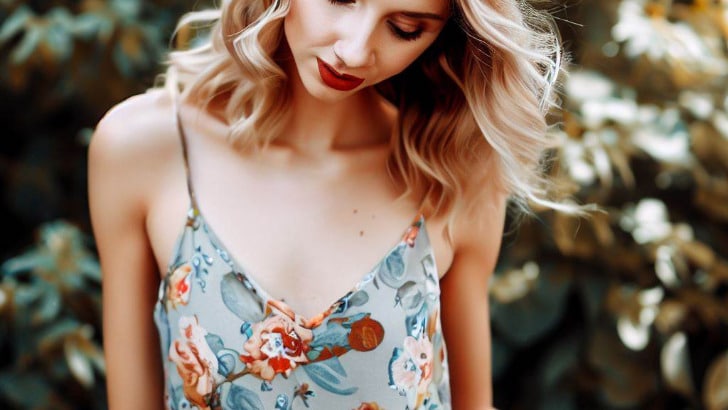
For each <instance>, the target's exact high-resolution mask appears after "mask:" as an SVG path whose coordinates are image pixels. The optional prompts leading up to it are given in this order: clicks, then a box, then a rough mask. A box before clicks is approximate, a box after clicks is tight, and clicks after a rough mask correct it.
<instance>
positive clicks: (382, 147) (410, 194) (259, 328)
mask: <svg viewBox="0 0 728 410" xmlns="http://www.w3.org/2000/svg"><path fill="white" fill-rule="evenodd" d="M211 20H212V21H214V22H215V23H214V25H213V27H212V30H211V34H210V39H209V40H207V42H206V43H203V44H202V45H200V46H198V47H195V48H192V49H190V50H187V51H177V52H173V53H172V54H171V56H170V63H169V69H168V72H167V76H166V85H167V87H166V88H167V90H170V91H171V92H167V91H163V90H157V91H154V92H150V93H147V94H145V95H141V96H137V97H133V98H131V99H129V100H127V101H125V102H123V103H122V104H120V105H119V106H117V107H115V108H114V109H112V110H111V111H110V112H109V113H108V114H107V115H106V116H105V118H104V119H103V120H102V121H101V122H100V124H99V126H98V128H97V130H96V134H95V136H94V138H93V140H92V144H91V148H90V162H89V174H90V199H91V214H92V220H93V225H94V231H95V235H96V238H97V242H98V249H99V254H100V257H101V262H102V267H103V272H104V292H103V303H104V345H105V350H106V356H107V368H108V375H107V376H108V392H109V403H110V407H111V408H112V409H114V408H134V409H144V408H149V409H153V408H155V409H156V408H159V407H162V406H163V405H164V406H167V407H168V408H175V409H179V408H199V409H206V408H233V409H258V408H265V409H300V408H304V407H310V408H317V409H380V408H386V409H389V410H391V409H404V408H409V409H415V408H416V409H425V408H426V409H440V408H450V407H452V408H455V409H479V408H489V407H490V406H491V403H492V392H491V387H490V386H491V379H490V336H489V327H488V323H489V316H488V299H487V295H488V292H487V287H488V286H487V285H488V278H489V275H490V273H491V272H492V270H493V268H494V265H495V262H496V257H497V254H498V249H499V246H500V237H501V232H502V228H503V221H504V213H505V211H504V209H505V205H506V201H507V200H508V199H511V200H512V202H513V203H514V204H516V205H519V204H523V203H524V202H525V201H526V200H528V199H530V200H535V201H540V202H541V203H548V201H546V200H545V199H544V198H543V196H544V194H543V192H544V191H543V187H544V181H543V180H542V178H541V177H540V171H539V157H540V156H541V154H542V151H543V150H544V149H545V148H546V147H547V145H548V141H547V140H546V133H545V130H546V124H545V121H544V113H545V111H546V109H548V108H549V107H550V106H551V105H552V95H551V87H552V85H553V82H554V78H555V75H556V74H557V72H558V70H559V65H560V61H559V47H558V41H557V39H556V37H555V35H554V34H553V32H551V31H549V29H548V27H549V25H548V21H549V20H548V19H547V18H545V17H544V16H542V15H540V14H538V13H536V12H535V11H533V10H531V9H530V8H528V7H527V6H526V5H524V4H521V3H520V2H518V1H516V0H451V1H450V0H229V1H223V2H222V6H221V9H220V10H217V11H205V12H198V13H192V14H190V15H188V16H187V17H185V18H184V19H183V20H182V22H181V24H180V26H181V27H182V26H185V25H187V24H194V23H199V22H204V21H211ZM538 27H541V28H538ZM179 90H181V94H180V95H179V97H178V96H177V95H176V94H177V92H178V91H179ZM413 218H414V222H412V220H413ZM213 231H214V232H213ZM395 238H402V239H401V240H400V241H398V242H396V243H395V241H394V239H395ZM367 269H369V270H367ZM160 277H161V279H162V281H161V284H160ZM332 301H334V302H333V303H332ZM152 312H154V320H153V316H152ZM155 322H156V329H155ZM445 340H447V349H445V342H444V341H445ZM160 344H161V355H160Z"/></svg>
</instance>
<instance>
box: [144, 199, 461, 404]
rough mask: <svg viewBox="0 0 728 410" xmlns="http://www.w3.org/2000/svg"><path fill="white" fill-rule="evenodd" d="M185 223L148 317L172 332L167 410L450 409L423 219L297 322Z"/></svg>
mask: <svg viewBox="0 0 728 410" xmlns="http://www.w3.org/2000/svg"><path fill="white" fill-rule="evenodd" d="M191 215H192V218H194V220H193V221H191V222H190V223H188V224H187V225H186V227H185V230H184V232H183V234H182V235H181V237H180V238H179V240H178V247H177V250H176V253H175V255H173V259H172V260H173V261H175V263H174V264H171V265H170V269H169V273H168V274H167V277H166V278H165V280H164V281H163V282H162V284H161V285H160V299H159V303H157V306H156V309H157V312H155V320H156V323H157V326H158V328H159V331H160V335H162V336H164V335H167V334H169V336H168V337H162V338H161V342H162V347H163V349H165V350H164V351H165V352H167V357H168V362H167V363H166V364H165V383H166V392H165V395H166V397H167V398H168V399H169V400H167V406H168V407H169V408H170V409H172V410H179V409H182V408H193V409H195V408H196V409H210V410H218V409H222V408H225V409H230V410H249V409H252V410H270V409H273V410H278V409H282V410H299V409H304V408H312V409H320V408H325V409H328V408H341V409H351V410H384V409H385V408H386V409H405V408H406V409H408V410H417V409H426V410H447V409H449V408H450V407H449V379H448V375H447V358H446V354H445V348H444V344H443V341H442V335H441V331H440V318H439V283H438V282H439V280H438V276H437V272H436V265H435V263H434V260H433V255H432V249H431V247H430V245H429V239H428V238H427V235H426V230H425V229H424V225H423V224H424V218H419V219H418V220H416V221H415V222H414V223H413V224H412V226H410V227H409V228H408V229H407V230H406V232H405V233H404V235H403V236H402V239H401V241H400V242H399V243H398V244H397V245H396V246H394V247H393V248H392V249H391V250H390V251H389V252H388V253H387V254H386V255H385V256H384V257H383V258H382V260H381V261H380V262H379V263H378V264H377V265H376V266H375V267H374V268H373V269H372V270H371V271H370V272H368V273H367V274H366V275H364V276H363V277H362V279H361V280H360V281H359V282H358V283H356V284H355V286H353V287H352V289H351V291H350V292H348V293H347V294H346V295H344V296H343V297H341V298H340V299H339V300H337V301H336V302H335V303H333V304H332V305H331V306H330V307H329V308H328V309H326V310H324V311H323V312H322V313H320V314H318V315H316V316H314V317H312V318H305V317H303V316H301V315H298V314H297V313H296V312H295V311H294V310H293V309H291V307H290V306H288V305H287V304H286V303H284V302H282V301H280V300H277V299H275V298H271V297H270V296H268V293H267V292H266V291H265V290H264V289H262V288H260V286H258V285H257V284H256V283H255V281H254V279H253V278H252V277H250V275H248V274H247V273H246V271H245V270H243V269H241V267H240V266H239V265H238V264H237V263H236V262H235V261H234V259H233V258H231V257H230V254H229V252H227V251H226V250H225V248H224V247H223V246H222V244H221V243H220V242H219V241H218V240H217V238H216V237H215V236H214V234H213V233H212V231H211V230H210V228H209V226H208V225H207V224H206V223H205V221H204V219H203V218H202V216H201V215H200V214H199V212H192V213H191ZM203 279H204V280H203ZM169 323H176V324H177V325H176V326H169ZM175 329H176V330H175ZM382 375H383V377H382ZM387 376H388V377H387Z"/></svg>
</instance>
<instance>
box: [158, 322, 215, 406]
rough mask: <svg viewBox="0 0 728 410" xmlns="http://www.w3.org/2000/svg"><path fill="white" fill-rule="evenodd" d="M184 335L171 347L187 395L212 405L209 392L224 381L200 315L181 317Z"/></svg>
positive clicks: (180, 327) (199, 402)
mask: <svg viewBox="0 0 728 410" xmlns="http://www.w3.org/2000/svg"><path fill="white" fill-rule="evenodd" d="M179 329H180V334H181V335H182V337H181V338H178V339H176V340H175V341H174V342H173V343H172V345H171V346H170V348H169V360H171V361H172V362H174V363H175V364H176V365H177V373H179V375H180V377H181V378H182V383H183V386H182V388H183V391H184V395H185V397H186V398H187V400H189V401H190V402H191V403H192V404H194V405H196V406H197V407H199V408H200V409H208V408H209V406H208V399H209V395H210V394H212V392H213V391H214V390H215V387H216V386H217V385H218V384H219V383H221V382H222V381H223V377H222V376H221V375H219V374H218V373H217V367H218V363H217V357H215V354H214V353H213V352H212V350H211V349H210V346H208V345H207V342H206V341H205V335H206V334H207V331H206V330H205V329H203V328H202V327H201V326H199V324H198V323H197V317H194V316H192V317H190V316H182V317H181V318H180V319H179Z"/></svg>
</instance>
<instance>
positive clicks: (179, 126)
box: [173, 98, 200, 217]
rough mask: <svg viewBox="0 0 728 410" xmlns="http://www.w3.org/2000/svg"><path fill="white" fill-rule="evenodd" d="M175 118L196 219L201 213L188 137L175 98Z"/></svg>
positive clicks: (193, 215)
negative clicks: (190, 158) (188, 151)
mask: <svg viewBox="0 0 728 410" xmlns="http://www.w3.org/2000/svg"><path fill="white" fill-rule="evenodd" d="M173 101H174V117H175V123H176V125H177V132H178V134H179V138H180V142H181V145H182V157H183V158H184V163H185V177H186V179H187V194H188V196H189V198H190V211H191V212H192V214H191V215H189V216H190V217H196V216H197V215H199V213H200V211H199V208H198V207H197V199H196V198H195V189H194V187H193V186H192V172H191V171H190V160H189V155H188V153H187V135H186V134H185V130H184V127H183V124H182V117H181V116H180V110H179V108H180V103H179V100H178V98H174V99H173Z"/></svg>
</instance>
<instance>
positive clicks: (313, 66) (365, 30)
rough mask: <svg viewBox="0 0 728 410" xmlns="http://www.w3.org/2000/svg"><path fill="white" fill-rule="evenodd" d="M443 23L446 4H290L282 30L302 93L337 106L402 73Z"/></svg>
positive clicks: (372, 0)
mask: <svg viewBox="0 0 728 410" xmlns="http://www.w3.org/2000/svg"><path fill="white" fill-rule="evenodd" d="M447 17H448V0H291V8H290V11H289V13H288V15H287V16H286V18H285V21H284V29H285V35H286V39H287V41H288V45H289V47H290V49H291V53H292V55H293V60H294V62H295V67H296V69H297V70H298V74H299V75H300V78H301V81H302V82H303V86H304V87H305V88H306V90H307V91H308V92H309V93H310V94H312V95H313V96H315V97H318V98H321V99H325V100H338V99H341V98H342V97H344V96H348V95H351V94H353V93H356V92H357V91H359V90H361V89H363V88H365V87H368V86H371V85H374V84H376V83H378V82H380V81H383V80H386V79H388V78H390V77H392V76H393V75H395V74H397V73H399V72H401V71H402V70H404V69H405V68H406V67H407V66H408V65H409V64H410V63H412V62H413V61H414V60H415V59H416V58H417V57H418V56H419V55H420V54H422V52H423V51H425V49H427V47H428V46H429V45H430V44H432V43H433V42H434V41H435V39H436V38H437V36H438V34H439V33H440V31H441V30H442V28H443V27H444V25H445V21H446V19H447Z"/></svg>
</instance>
